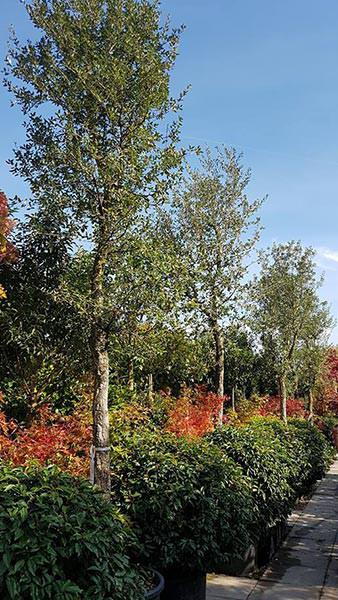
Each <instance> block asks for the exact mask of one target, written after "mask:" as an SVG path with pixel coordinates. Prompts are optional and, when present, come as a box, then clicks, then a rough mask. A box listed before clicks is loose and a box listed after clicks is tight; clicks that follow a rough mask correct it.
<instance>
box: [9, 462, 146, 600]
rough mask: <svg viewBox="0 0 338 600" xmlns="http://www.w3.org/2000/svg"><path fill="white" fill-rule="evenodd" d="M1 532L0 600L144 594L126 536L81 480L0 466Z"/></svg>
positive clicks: (104, 599) (103, 599)
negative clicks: (131, 561) (130, 559)
mask: <svg viewBox="0 0 338 600" xmlns="http://www.w3.org/2000/svg"><path fill="white" fill-rule="evenodd" d="M0 534H1V535H0V597H1V599H2V600H14V599H15V600H17V599H18V598H21V599H27V600H47V599H52V600H86V599H88V600H89V599H90V600H95V599H96V600H108V599H110V600H111V599H112V598H114V600H126V598H128V600H141V598H142V599H143V600H144V591H143V589H144V588H143V584H142V582H141V581H140V577H139V575H138V573H137V571H136V570H135V568H134V567H132V565H131V564H130V561H129V559H128V556H127V554H128V545H129V543H130V540H131V537H130V536H131V534H130V532H129V530H128V528H127V526H126V524H125V522H124V520H123V519H122V517H121V516H120V514H119V513H118V512H117V510H116V509H114V508H113V506H112V505H111V504H110V503H108V502H106V501H105V500H104V497H103V495H102V493H101V492H100V491H99V490H98V489H96V488H93V487H92V486H91V485H90V484H89V483H87V482H86V481H85V480H82V479H76V478H73V477H71V476H70V475H67V474H65V473H61V472H59V471H58V470H57V469H56V468H54V467H53V468H45V469H42V468H39V469H23V468H15V469H13V468H9V467H6V466H3V465H1V466H0Z"/></svg>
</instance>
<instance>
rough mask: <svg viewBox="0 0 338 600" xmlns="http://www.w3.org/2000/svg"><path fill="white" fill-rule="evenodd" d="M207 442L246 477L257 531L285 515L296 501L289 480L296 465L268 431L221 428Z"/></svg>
mask: <svg viewBox="0 0 338 600" xmlns="http://www.w3.org/2000/svg"><path fill="white" fill-rule="evenodd" d="M208 440H209V441H210V442H211V443H212V444H214V445H215V446H217V447H218V448H219V449H220V450H221V451H222V452H223V453H224V454H225V455H226V456H229V457H231V458H232V459H233V460H234V461H235V462H236V463H237V464H238V465H240V466H241V467H242V469H243V471H244V473H245V474H246V475H247V476H248V477H250V479H251V481H252V488H253V493H254V498H255V501H256V506H257V511H259V514H260V526H261V528H263V529H265V528H266V527H271V526H273V525H274V524H275V523H276V522H278V521H280V520H281V519H283V518H285V517H286V516H287V515H288V513H289V511H290V509H291V507H292V506H293V503H294V501H295V498H296V493H295V490H294V488H293V487H292V485H291V480H292V479H293V477H294V476H295V474H296V473H297V472H298V466H297V464H296V462H295V461H293V460H292V457H290V455H288V448H287V447H285V446H284V444H283V443H282V442H281V441H280V440H279V439H278V437H276V436H275V435H273V432H272V431H270V430H269V429H267V430H265V429H264V428H263V427H261V428H259V427H256V428H255V427H251V426H250V425H247V426H244V427H231V426H225V427H222V428H219V429H217V430H215V431H214V432H213V433H212V434H210V435H209V436H208Z"/></svg>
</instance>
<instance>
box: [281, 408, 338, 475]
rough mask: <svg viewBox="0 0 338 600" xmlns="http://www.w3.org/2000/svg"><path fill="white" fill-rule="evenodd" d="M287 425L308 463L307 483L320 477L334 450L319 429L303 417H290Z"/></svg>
mask: <svg viewBox="0 0 338 600" xmlns="http://www.w3.org/2000/svg"><path fill="white" fill-rule="evenodd" d="M289 427H290V428H293V429H294V431H295V437H296V439H297V441H298V443H299V444H302V446H303V448H304V454H306V456H307V458H308V461H309V463H310V468H309V469H308V483H309V484H311V483H313V482H314V481H316V479H320V478H321V477H323V475H324V474H325V472H326V470H327V468H328V466H329V465H330V463H331V462H332V460H333V457H334V455H335V454H336V450H335V449H334V448H333V446H332V445H331V444H330V442H329V441H328V440H327V439H326V437H325V436H324V435H323V433H321V432H320V431H319V429H318V428H317V427H316V426H315V425H312V424H311V423H309V421H305V420H304V419H290V421H289Z"/></svg>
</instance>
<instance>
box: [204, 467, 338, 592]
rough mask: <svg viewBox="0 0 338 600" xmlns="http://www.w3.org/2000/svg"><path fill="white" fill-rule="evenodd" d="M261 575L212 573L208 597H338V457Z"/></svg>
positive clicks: (297, 516) (292, 521) (293, 516)
mask: <svg viewBox="0 0 338 600" xmlns="http://www.w3.org/2000/svg"><path fill="white" fill-rule="evenodd" d="M290 522H291V525H292V529H291V532H290V534H289V535H288V537H287V539H286V541H285V542H284V544H283V546H282V547H281V549H280V550H279V552H278V554H277V555H276V557H275V558H274V560H273V561H272V562H271V563H270V565H269V566H268V568H267V569H266V571H265V572H264V574H263V575H262V577H261V578H260V579H259V580H258V581H257V580H255V579H249V578H245V577H227V576H223V575H215V576H212V575H211V576H209V577H208V586H207V600H338V460H336V461H335V462H334V464H333V465H332V467H331V469H330V471H329V472H328V474H327V475H326V477H325V479H323V481H322V482H321V483H320V484H319V486H318V488H317V490H316V492H315V493H314V495H313V496H312V498H311V500H310V501H309V503H308V504H307V505H306V507H305V509H304V510H303V511H302V512H301V513H298V514H297V513H295V514H294V515H292V516H291V518H290Z"/></svg>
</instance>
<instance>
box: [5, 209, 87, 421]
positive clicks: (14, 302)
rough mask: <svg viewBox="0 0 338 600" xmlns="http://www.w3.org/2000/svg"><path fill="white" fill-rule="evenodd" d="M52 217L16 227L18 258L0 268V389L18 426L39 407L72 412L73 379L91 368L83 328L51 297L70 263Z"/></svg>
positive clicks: (72, 312) (40, 217)
mask: <svg viewBox="0 0 338 600" xmlns="http://www.w3.org/2000/svg"><path fill="white" fill-rule="evenodd" d="M56 213H57V209H56V208H55V210H54V214H53V217H51V216H49V215H48V214H45V213H39V214H37V215H34V216H31V217H30V218H29V219H27V221H26V223H25V224H20V225H18V226H17V227H16V246H17V248H18V258H17V260H16V261H15V263H13V264H11V265H9V264H1V265H0V270H1V279H2V281H3V282H4V284H5V287H6V292H7V300H6V302H2V303H0V337H1V340H2V343H1V348H0V381H1V390H2V392H3V393H4V396H5V403H6V412H7V413H8V414H9V415H10V416H11V417H14V418H16V419H18V420H19V421H21V420H23V419H25V418H26V417H27V416H29V415H30V413H31V411H32V410H33V411H34V408H35V407H36V406H38V405H40V404H41V403H43V402H48V403H50V404H51V405H53V406H54V407H55V408H58V409H67V408H69V407H71V406H72V405H73V404H74V402H75V401H76V400H77V398H78V395H79V388H80V385H79V384H78V380H79V379H80V378H81V377H82V376H83V374H84V373H85V372H86V371H88V369H89V367H90V355H89V351H88V323H87V322H86V320H85V319H84V318H83V316H81V315H80V314H78V312H77V311H76V310H75V309H74V308H72V307H70V306H67V305H65V304H64V303H63V302H60V301H58V299H57V298H56V291H57V290H58V287H59V284H60V281H61V279H62V277H63V276H64V274H65V272H67V270H68V269H69V268H70V264H71V263H72V258H71V256H70V247H69V240H68V238H67V236H65V235H64V234H63V232H62V226H61V225H60V224H58V220H57V218H56V216H57V214H56ZM56 241H57V242H56Z"/></svg>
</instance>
